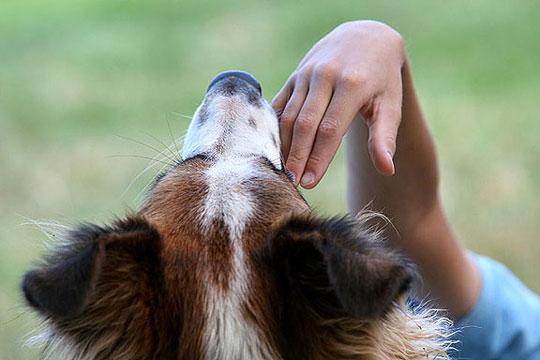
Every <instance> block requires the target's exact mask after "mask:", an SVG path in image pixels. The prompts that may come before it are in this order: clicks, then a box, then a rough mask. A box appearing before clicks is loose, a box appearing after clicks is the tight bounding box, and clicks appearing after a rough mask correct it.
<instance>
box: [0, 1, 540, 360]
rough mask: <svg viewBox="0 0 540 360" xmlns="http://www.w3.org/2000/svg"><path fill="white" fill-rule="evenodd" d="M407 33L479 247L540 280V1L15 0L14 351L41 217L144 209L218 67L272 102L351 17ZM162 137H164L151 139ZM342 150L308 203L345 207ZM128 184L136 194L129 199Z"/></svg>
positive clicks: (2, 353) (10, 346)
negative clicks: (152, 167)
mask: <svg viewBox="0 0 540 360" xmlns="http://www.w3.org/2000/svg"><path fill="white" fill-rule="evenodd" d="M363 18H364V19H377V20H382V21H384V22H387V23H388V24H390V25H392V26H393V27H395V28H396V29H397V30H398V31H400V32H401V33H402V35H403V36H404V38H405V42H406V45H407V49H408V52H409V56H410V59H411V62H412V67H413V73H414V76H415V81H416V86H417V89H418V92H419V95H420V97H421V101H422V104H423V106H424V110H425V113H426V115H427V118H428V120H429V123H430V126H431V129H432V131H433V133H434V136H435V140H436V143H437V147H438V152H439V155H440V163H441V167H442V179H443V180H442V193H443V199H444V202H445V205H446V208H447V211H448V216H449V218H450V219H451V222H452V224H453V225H454V226H455V231H456V233H457V234H458V235H459V237H460V238H461V239H462V240H463V241H464V242H465V244H466V245H467V246H468V247H469V248H471V249H473V250H475V251H478V252H482V253H485V254H488V255H490V256H492V257H494V258H496V259H499V260H501V261H503V262H504V263H506V264H507V265H508V266H509V267H510V268H511V269H512V270H513V271H514V272H515V273H516V274H517V275H518V276H520V277H521V278H522V279H523V280H524V281H525V283H526V284H528V285H529V286H530V287H531V288H532V289H533V290H535V291H537V292H538V291H540V275H539V274H540V265H539V264H540V241H539V236H538V234H539V233H540V221H539V215H540V117H539V114H540V105H539V99H540V98H539V94H540V41H539V39H540V26H538V18H540V5H539V4H538V3H537V2H532V1H513V2H494V1H487V0H482V1H474V2H469V1H453V2H433V1H406V2H390V1H377V2H375V1H374V2H362V1H336V2H328V1H322V0H311V1H301V2H292V1H285V0H281V1H247V0H235V1H227V2H224V1H223V2H218V1H216V2H208V1H197V0H192V1H151V2H150V1H118V0H107V1H71V2H70V1H43V0H32V1H27V0H19V1H15V0H11V1H10V0H4V1H2V2H1V3H0V151H1V157H0V359H36V358H38V357H39V356H38V354H37V353H36V352H35V351H32V350H30V349H24V348H22V347H21V344H22V341H23V340H22V339H23V335H24V334H26V333H27V332H28V331H29V330H30V329H31V328H32V326H34V325H35V322H34V320H33V317H32V316H31V315H29V314H28V313H25V312H24V309H23V308H22V307H21V306H20V304H21V303H22V299H21V297H20V294H19V292H18V282H19V279H20V277H21V274H22V273H23V272H24V270H26V269H29V267H30V266H31V262H32V261H33V260H34V259H36V257H37V256H38V254H39V253H41V252H42V251H43V250H44V247H43V245H42V239H43V238H44V236H43V235H41V233H40V232H39V231H38V230H36V229H35V228H33V227H21V226H19V224H20V223H22V222H24V221H25V218H32V219H41V218H47V219H55V220H58V221H60V222H62V223H66V224H73V223H76V222H78V221H82V220H87V221H106V220H107V219H109V218H111V217H112V216H113V215H114V214H121V213H123V212H125V210H126V209H129V208H136V207H137V204H138V200H137V194H138V192H139V191H140V190H141V189H142V188H143V187H144V185H145V184H146V182H147V181H149V180H150V178H151V175H152V174H153V173H152V174H147V175H146V176H142V177H141V178H140V179H139V180H138V181H136V182H135V183H134V185H133V186H132V187H131V188H130V189H129V190H128V191H127V192H125V194H123V193H124V190H125V189H126V187H127V185H128V183H129V182H130V181H131V180H132V179H133V178H134V177H135V176H136V175H137V174H138V173H139V172H140V171H141V170H142V169H144V167H145V166H146V161H145V160H141V159H138V158H129V157H116V156H115V155H127V154H131V155H137V156H139V155H140V156H153V155H154V153H153V152H152V151H151V150H149V149H148V148H146V147H144V146H142V145H138V144H136V143H134V142H131V141H128V140H125V139H122V138H120V137H118V136H116V134H118V135H122V136H125V137H130V138H134V139H137V140H140V141H143V142H145V143H148V144H152V146H155V147H158V148H163V146H162V145H161V144H160V143H159V142H158V141H156V140H155V139H153V137H156V138H158V139H159V140H160V141H162V142H164V143H170V142H171V135H170V132H169V126H168V124H170V126H171V129H172V133H173V134H174V135H175V136H179V135H181V134H182V133H183V132H184V131H185V129H186V128H187V124H188V120H187V119H185V118H184V117H181V116H177V115H175V113H177V112H178V113H182V114H187V115H189V114H191V113H192V112H193V111H194V109H195V108H196V106H197V104H198V103H199V101H200V100H201V99H202V97H203V95H204V92H205V89H206V86H207V84H208V82H209V81H210V79H211V78H212V77H213V76H214V75H215V74H216V73H218V72H220V71H222V70H226V69H243V70H247V71H250V72H252V73H253V74H254V75H256V76H257V78H258V79H259V80H260V81H261V83H262V85H263V92H264V95H265V96H266V97H267V98H268V99H270V98H271V97H272V95H273V94H275V93H276V92H277V90H278V89H279V88H280V86H281V85H282V83H283V82H284V81H285V79H286V78H287V76H288V75H289V73H290V71H292V70H293V68H294V67H295V65H296V64H297V62H298V61H299V60H300V59H301V58H302V56H303V55H304V54H305V52H306V51H307V50H308V49H309V48H310V47H311V45H312V44H313V43H314V42H315V41H316V40H318V39H319V38H320V37H322V36H323V35H324V34H325V33H327V32H328V31H330V30H331V29H332V28H333V27H334V26H336V25H337V24H339V23H341V22H343V21H346V20H353V19H363ZM148 134H150V135H148ZM343 180H344V166H343V162H342V155H341V153H340V154H339V156H338V159H337V161H336V162H335V163H334V165H333V167H332V168H331V170H330V172H329V173H328V174H327V176H326V178H325V180H324V181H323V183H322V184H321V185H320V186H318V187H317V189H315V190H313V191H309V192H306V196H307V198H308V199H309V200H310V202H311V203H312V204H313V205H314V206H315V207H316V208H317V209H318V211H320V212H322V213H327V214H334V213H337V212H345V205H344V200H343V194H344V186H343ZM122 194H123V195H122Z"/></svg>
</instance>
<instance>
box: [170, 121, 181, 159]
mask: <svg viewBox="0 0 540 360" xmlns="http://www.w3.org/2000/svg"><path fill="white" fill-rule="evenodd" d="M167 126H168V127H169V133H170V134H171V139H172V141H173V144H174V148H175V149H176V153H177V154H180V150H178V146H176V138H175V137H174V135H173V132H172V129H171V123H170V122H169V120H168V119H167Z"/></svg>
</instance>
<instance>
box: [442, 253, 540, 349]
mask: <svg viewBox="0 0 540 360" xmlns="http://www.w3.org/2000/svg"><path fill="white" fill-rule="evenodd" d="M471 256H472V257H473V259H474V260H475V262H476V264H477V265H478V267H479V269H480V272H481V274H482V290H481V293H480V297H479V299H478V301H477V303H476V304H475V306H474V307H473V308H472V309H471V310H470V311H469V313H468V314H466V315H465V316H464V317H463V318H461V319H460V320H459V321H457V322H456V324H455V327H456V329H457V330H458V331H459V333H458V334H456V335H455V339H456V340H458V341H459V342H460V343H458V344H457V345H456V346H455V347H456V349H457V351H456V352H454V353H453V354H451V355H452V358H453V359H463V360H464V359H470V360H540V298H539V297H538V295H537V294H535V293H533V292H532V291H531V290H529V289H528V288H527V287H526V286H525V285H523V284H522V283H521V281H519V279H518V278H517V277H516V276H514V274H512V273H511V272H510V271H509V270H508V269H507V268H506V267H505V266H504V265H502V264H500V263H498V262H496V261H495V260H492V259H490V258H488V257H485V256H480V255H476V254H471ZM539 274H540V269H539Z"/></svg>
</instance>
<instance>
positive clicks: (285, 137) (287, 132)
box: [279, 76, 309, 160]
mask: <svg viewBox="0 0 540 360" xmlns="http://www.w3.org/2000/svg"><path fill="white" fill-rule="evenodd" d="M293 86H294V89H293V90H292V95H291V97H290V99H289V100H288V101H287V104H286V105H285V108H284V109H283V113H282V114H281V117H280V119H279V136H280V138H281V152H282V154H283V159H285V160H286V159H287V157H288V155H289V149H290V146H291V141H292V136H293V128H294V123H295V121H296V117H297V116H298V113H299V112H300V109H301V108H302V105H303V104H304V101H305V100H306V96H307V92H308V89H309V84H308V81H307V79H305V78H304V77H303V76H298V77H297V78H296V79H295V81H294V85H293Z"/></svg>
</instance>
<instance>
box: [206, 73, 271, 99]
mask: <svg viewBox="0 0 540 360" xmlns="http://www.w3.org/2000/svg"><path fill="white" fill-rule="evenodd" d="M218 84H219V85H221V87H222V88H224V90H226V91H227V92H230V93H231V92H232V93H234V92H239V91H245V90H247V89H249V88H253V89H255V90H257V92H258V95H259V96H261V95H262V89H261V84H260V83H259V82H258V81H257V79H255V77H254V76H253V75H251V74H250V73H247V72H245V71H238V70H233V71H225V72H222V73H221V74H218V75H217V76H216V77H215V78H214V79H213V80H212V81H211V82H210V85H208V90H207V92H208V91H210V90H211V89H212V88H215V87H216V86H218ZM246 85H247V86H248V87H246Z"/></svg>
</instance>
